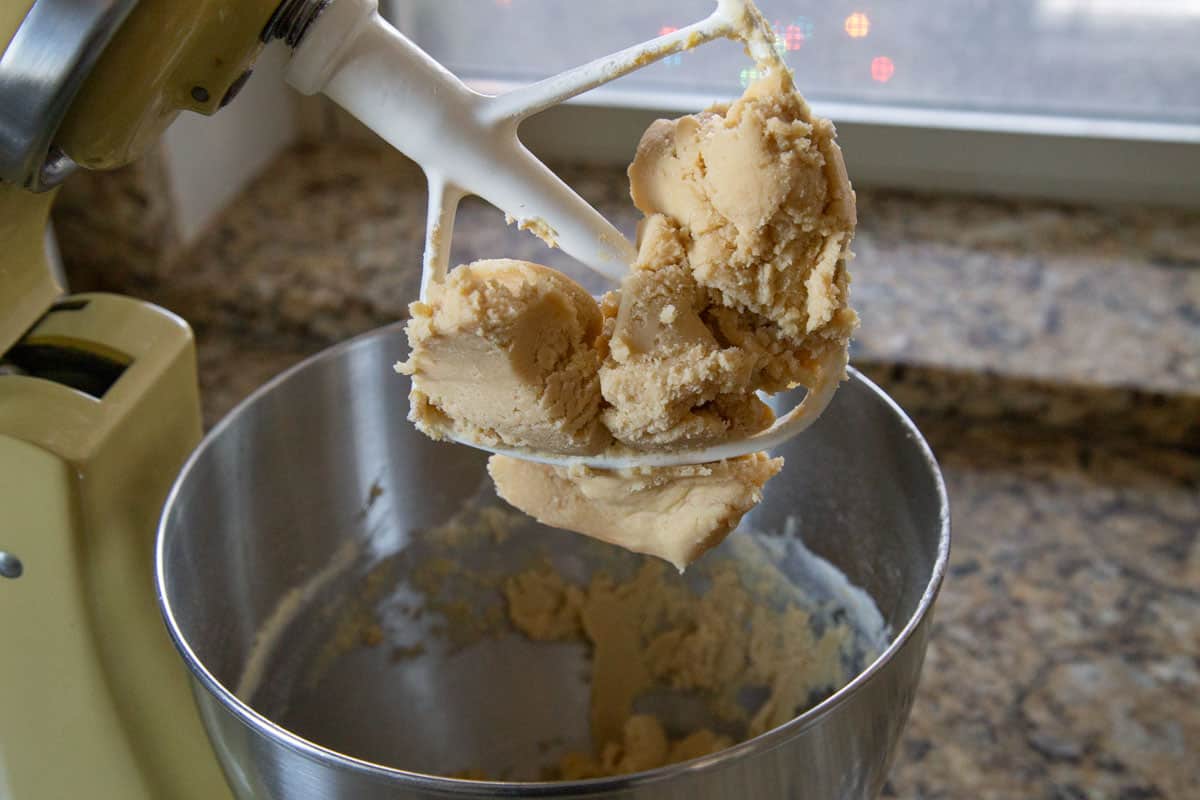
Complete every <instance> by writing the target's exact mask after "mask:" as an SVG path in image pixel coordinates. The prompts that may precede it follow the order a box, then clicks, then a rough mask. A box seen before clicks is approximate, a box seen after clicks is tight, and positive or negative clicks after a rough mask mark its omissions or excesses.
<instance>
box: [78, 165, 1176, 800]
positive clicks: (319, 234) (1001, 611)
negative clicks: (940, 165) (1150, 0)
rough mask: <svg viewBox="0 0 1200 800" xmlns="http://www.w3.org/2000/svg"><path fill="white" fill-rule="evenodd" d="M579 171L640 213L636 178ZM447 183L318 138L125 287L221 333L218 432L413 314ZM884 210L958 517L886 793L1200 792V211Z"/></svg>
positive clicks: (900, 305)
mask: <svg viewBox="0 0 1200 800" xmlns="http://www.w3.org/2000/svg"><path fill="white" fill-rule="evenodd" d="M563 173H564V176H565V177H567V178H568V179H569V180H571V181H572V182H574V183H575V185H576V186H577V187H579V188H580V190H581V191H582V193H584V194H585V195H587V196H588V197H589V199H591V200H593V201H594V202H596V203H598V204H599V205H600V206H601V207H602V208H603V209H604V210H605V211H606V212H607V213H608V214H609V215H610V216H611V217H612V218H614V219H615V220H616V221H618V222H620V223H621V224H622V225H623V227H625V228H626V229H629V228H630V226H631V225H632V222H633V219H634V216H633V212H632V209H631V208H629V206H628V205H627V203H626V201H625V200H624V196H625V192H624V186H623V182H622V176H621V175H620V173H619V172H615V173H614V172H612V171H605V170H598V169H582V168H580V169H569V170H564V171H563ZM422 193H423V184H422V181H421V179H420V176H419V173H416V172H415V171H414V170H413V169H412V167H411V166H409V165H408V164H406V163H405V162H404V161H403V160H402V159H400V158H398V157H396V156H394V155H392V154H391V153H388V152H387V151H385V150H383V149H382V148H378V147H373V146H369V145H358V144H355V145H343V146H342V147H341V148H337V149H335V148H332V147H318V148H312V147H308V148H303V147H302V148H297V149H295V150H293V151H292V152H290V153H288V154H287V155H285V156H284V157H283V158H282V159H281V160H280V161H279V162H278V163H276V164H275V165H274V166H273V167H272V168H271V169H270V170H269V171H268V173H267V174H266V175H264V176H263V178H262V179H261V180H260V181H258V183H256V184H255V185H254V186H253V187H252V188H251V189H250V190H249V191H248V192H247V193H246V195H245V196H244V197H242V198H241V200H240V201H239V202H238V203H237V204H236V205H235V206H234V207H233V208H231V209H230V211H229V213H228V214H227V215H226V216H225V218H224V219H223V220H222V221H221V222H219V223H218V224H217V225H216V226H214V227H213V228H212V230H211V231H209V233H208V235H207V236H206V237H205V238H204V240H203V241H202V242H200V243H199V245H198V246H197V247H195V248H194V249H193V251H192V252H191V253H190V254H189V255H188V256H187V257H186V258H185V259H184V260H183V261H182V262H180V263H179V264H177V265H176V266H175V267H173V268H172V270H171V275H172V277H171V280H170V281H169V282H168V284H169V285H164V284H163V283H162V282H161V281H158V280H156V279H155V278H154V277H153V275H149V276H147V275H139V276H138V280H136V281H133V282H132V283H131V284H130V285H129V286H128V287H126V290H127V291H131V292H132V293H137V294H142V295H144V296H148V297H150V298H152V299H155V300H157V301H159V302H162V303H164V304H166V305H168V306H169V307H172V308H174V309H175V310H177V311H179V312H180V313H182V314H183V315H184V316H186V317H187V318H189V319H191V320H193V321H194V322H195V323H196V324H197V327H198V341H199V346H200V349H199V352H200V362H201V380H202V383H203V388H204V392H205V400H206V418H207V421H208V422H209V423H210V424H211V422H213V421H214V420H216V419H217V418H219V417H220V416H221V415H222V414H224V413H225V412H226V411H227V410H228V409H229V408H230V407H231V406H232V405H233V404H234V403H235V402H236V401H237V400H238V399H240V398H241V397H243V396H244V395H245V394H247V393H248V392H249V391H250V390H252V389H253V388H254V387H255V386H257V385H259V384H260V383H262V382H263V381H264V380H266V379H267V378H269V377H270V376H271V375H273V374H275V373H277V372H278V371H280V370H281V369H283V368H285V367H286V366H289V365H290V364H292V363H295V362H296V361H298V360H299V359H300V358H302V357H303V356H305V355H307V354H310V353H312V352H315V351H316V350H318V349H320V348H322V347H323V346H325V345H326V344H328V343H329V342H331V341H333V340H336V339H340V338H343V337H345V336H348V335H351V334H354V333H357V332H360V331H363V330H366V329H369V328H371V327H375V326H377V325H379V324H383V323H386V322H389V321H392V320H394V319H396V318H398V317H399V316H401V315H403V313H404V308H405V305H406V304H407V302H408V301H409V300H411V299H412V298H413V296H414V294H415V290H416V281H417V278H416V269H415V265H416V264H417V263H418V257H419V252H420V246H421V244H420V236H421V230H422V225H423V214H424V209H423V202H424V201H423V194H422ZM860 218H861V228H860V234H859V237H858V239H857V246H856V248H855V249H856V250H857V251H858V253H859V258H858V260H857V261H856V262H855V263H854V265H853V269H854V275H855V284H854V296H855V302H856V305H857V306H858V307H859V308H860V311H861V312H862V315H863V318H864V325H863V328H862V331H861V335H860V336H859V340H858V342H857V344H856V358H855V363H856V364H857V365H858V366H859V367H860V368H861V369H863V370H864V371H865V372H866V373H867V374H868V375H870V376H872V377H873V378H875V379H876V380H878V381H879V382H880V383H882V384H883V385H884V386H885V388H887V389H888V390H889V391H890V392H891V393H892V394H893V396H895V397H896V398H897V399H898V400H899V401H900V403H901V404H902V405H903V406H904V407H905V408H906V409H908V410H909V412H910V413H911V414H912V415H913V416H914V418H915V419H916V421H917V423H918V424H919V425H920V427H921V428H922V430H923V431H924V432H925V433H926V435H927V436H928V437H929V439H930V441H931V443H932V445H933V447H934V449H935V451H936V453H937V454H938V457H939V459H940V461H941V463H942V465H943V468H944V470H945V473H946V478H947V481H948V485H949V489H950V497H951V504H952V512H953V518H954V545H953V555H952V560H951V567H950V572H949V575H948V576H947V579H946V583H945V586H944V588H943V591H942V595H941V599H940V600H939V604H938V607H937V615H936V624H935V629H934V634H933V639H932V644H931V646H930V650H929V656H928V661H927V665H926V670H925V674H924V678H923V684H922V687H921V691H920V695H919V697H918V699H917V701H916V705H915V709H914V712H913V716H912V720H911V723H910V726H909V728H908V731H907V734H906V737H905V739H904V741H903V743H902V746H901V750H900V753H899V754H898V757H897V761H896V764H895V767H894V769H893V773H892V778H891V781H890V783H889V785H888V787H887V789H886V791H885V794H886V795H888V796H898V797H905V798H968V797H969V798H1010V797H1013V798H1027V797H1028V798H1084V797H1087V798H1123V799H1126V800H1132V799H1133V798H1157V797H1163V798H1191V797H1197V796H1200V794H1198V792H1200V788H1198V787H1200V757H1198V756H1197V753H1200V542H1198V541H1197V540H1198V532H1200V216H1198V215H1196V214H1186V213H1179V212H1175V213H1168V214H1161V215H1160V214H1152V213H1151V212H1149V211H1144V210H1138V209H1127V210H1095V209H1084V208H1070V207H1062V206H1056V205H1045V204H1038V203H1013V202H1008V201H1003V202H1001V201H990V200H967V199H950V198H940V197H929V196H916V195H911V194H905V193H890V192H862V193H861V195H860ZM81 227H82V229H83V235H85V236H86V227H87V226H86V225H82V226H81ZM458 230H459V231H460V234H461V235H460V237H459V238H458V240H457V241H456V250H455V260H456V261H461V260H466V259H469V258H474V257H482V256H485V255H508V256H516V257H528V258H536V257H538V256H539V255H540V254H541V253H542V252H544V251H542V250H541V246H540V244H539V243H538V242H537V241H536V240H534V239H532V237H528V236H526V235H523V234H514V233H513V232H511V231H508V230H507V229H505V228H504V226H503V223H502V221H501V218H500V216H499V215H498V214H497V213H495V212H492V211H490V210H488V209H486V208H484V207H483V206H481V205H478V204H468V205H466V206H465V207H464V209H463V211H462V212H461V213H460V216H459V227H458ZM97 246H99V245H97ZM86 249H87V248H77V249H76V252H79V251H81V250H82V251H85V252H86ZM550 260H552V261H555V263H562V262H561V261H560V260H555V259H550ZM72 266H74V267H75V268H76V271H78V270H79V269H80V267H81V266H86V259H85V260H84V261H83V262H82V264H74V265H72ZM92 279H93V280H104V276H102V275H100V276H98V275H96V274H94V272H93V274H92ZM105 282H106V283H107V285H109V287H110V288H118V287H114V286H113V282H111V281H105Z"/></svg>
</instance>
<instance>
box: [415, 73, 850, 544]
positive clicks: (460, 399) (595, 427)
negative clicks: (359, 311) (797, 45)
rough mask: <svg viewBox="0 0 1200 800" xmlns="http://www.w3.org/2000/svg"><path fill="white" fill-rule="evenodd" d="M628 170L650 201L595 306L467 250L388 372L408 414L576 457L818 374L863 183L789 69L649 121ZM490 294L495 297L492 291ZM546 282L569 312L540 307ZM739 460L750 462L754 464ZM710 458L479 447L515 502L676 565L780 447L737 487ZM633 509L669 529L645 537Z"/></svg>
mask: <svg viewBox="0 0 1200 800" xmlns="http://www.w3.org/2000/svg"><path fill="white" fill-rule="evenodd" d="M629 178H630V187H631V194H632V196H633V200H634V203H635V205H636V206H637V207H638V209H639V210H641V211H642V212H643V213H644V214H645V215H646V217H645V218H644V219H643V220H642V223H641V225H640V226H639V232H638V245H639V251H638V258H637V260H636V262H635V263H634V264H633V265H632V267H631V270H630V272H629V274H628V275H627V276H626V278H625V279H624V281H623V282H622V284H621V287H620V289H618V290H617V291H614V292H610V293H609V294H607V295H605V296H604V297H603V298H601V300H600V303H599V305H598V306H597V303H596V301H595V300H593V299H592V298H591V297H590V296H587V293H586V291H585V290H584V289H583V288H582V287H581V286H579V285H578V284H575V283H574V282H573V281H571V280H570V279H568V278H566V277H565V276H564V275H562V274H561V273H557V272H555V271H553V270H549V269H547V268H545V267H539V266H537V265H534V264H527V263H525V262H511V261H505V262H476V263H475V264H470V265H467V266H464V267H459V268H458V269H456V270H454V271H453V272H451V274H450V277H449V278H448V280H447V281H446V284H445V287H444V288H438V289H436V290H435V292H434V293H431V296H430V298H429V301H428V303H417V304H414V305H413V307H412V319H411V320H410V322H409V324H408V328H407V331H408V335H409V341H410V344H411V345H412V356H411V357H410V358H409V360H408V361H407V362H405V363H403V364H401V365H399V366H398V369H400V371H402V372H405V373H407V374H410V375H412V376H413V386H412V410H411V413H410V418H411V419H413V420H414V421H415V422H416V423H417V425H418V427H420V428H421V429H422V430H424V431H425V432H426V433H429V434H430V435H433V436H435V437H437V436H441V435H454V434H457V435H459V437H460V438H462V437H463V436H465V437H466V438H469V439H474V440H475V441H479V442H481V443H484V444H489V445H493V446H494V445H498V444H502V445H508V446H524V447H532V448H536V449H541V450H551V451H555V452H560V453H569V454H586V455H594V454H597V453H599V452H602V451H603V450H605V449H606V448H622V449H624V450H625V451H629V450H634V451H651V450H657V451H662V450H676V449H680V448H685V449H692V448H697V447H704V446H708V445H712V444H717V443H719V442H722V441H727V440H729V439H733V438H743V437H745V436H748V435H751V434H753V433H755V432H758V431H761V430H763V429H765V428H767V427H769V426H770V425H771V423H772V421H773V419H774V416H773V414H772V412H771V411H770V409H769V408H768V407H767V406H766V404H764V403H763V402H762V401H761V400H760V399H759V398H758V396H757V395H756V392H758V391H765V392H767V393H776V392H780V391H784V390H787V389H790V388H793V387H796V386H801V385H803V386H809V387H812V386H814V385H816V384H817V383H818V382H820V381H823V380H828V379H829V376H824V375H822V373H821V369H820V365H821V364H822V363H823V362H825V361H827V360H828V357H829V356H830V354H832V353H835V352H837V351H842V352H844V351H845V350H846V348H847V347H848V346H849V341H850V336H851V334H852V333H853V330H854V328H855V326H856V325H857V315H856V314H855V313H854V311H853V310H852V309H851V308H850V306H849V283H850V277H849V274H848V272H847V269H846V264H847V262H848V261H849V260H850V258H852V254H851V252H850V241H851V239H852V237H853V235H854V228H855V224H856V216H855V200H854V192H853V190H852V189H851V186H850V182H849V180H848V178H847V176H846V169H845V166H844V164H843V161H842V156H841V151H840V150H839V149H838V146H837V144H836V142H835V141H834V129H833V125H832V124H831V123H829V121H828V120H823V119H820V118H817V117H814V116H813V115H812V113H811V111H810V110H809V107H808V105H807V104H806V103H805V101H804V99H803V98H802V97H801V96H800V94H799V93H798V92H797V91H796V89H795V87H794V85H793V83H792V76H791V74H790V73H789V72H787V71H786V70H784V69H778V68H769V69H767V70H766V74H765V75H764V76H763V77H761V78H759V79H757V80H756V81H755V82H753V83H752V84H751V85H750V86H749V87H748V88H747V89H746V91H745V93H744V94H743V95H742V97H741V98H739V99H738V100H736V101H735V102H733V103H731V104H728V105H718V106H714V107H713V108H712V109H710V110H708V111H705V112H703V113H701V114H696V115H689V116H684V117H681V118H679V119H676V120H659V121H657V122H655V123H654V124H653V125H651V126H650V128H649V129H648V130H647V131H646V133H645V135H644V136H643V137H642V141H641V143H640V145H639V146H638V150H637V155H636V157H635V159H634V161H633V163H632V164H631V165H630V167H629ZM535 232H536V231H535ZM489 263H503V264H505V265H507V266H506V268H505V270H504V271H503V274H504V275H505V276H506V278H505V280H506V281H508V283H506V284H505V285H504V286H497V287H496V288H495V289H494V290H493V289H492V288H488V287H486V286H484V285H482V284H481V282H480V280H481V277H480V276H481V275H483V276H489V275H491V274H492V273H490V272H489V270H492V269H494V268H492V267H488V266H486V265H487V264H489ZM487 280H492V281H493V282H494V283H495V282H496V281H495V280H494V279H492V278H490V277H488V278H486V279H484V283H486V282H487ZM517 285H520V286H521V287H522V288H521V289H520V291H519V292H518V291H516V290H515V289H513V288H511V287H513V286H517ZM467 289H469V290H470V292H469V293H468V295H463V292H464V291H466V290H467ZM520 292H524V293H525V294H524V295H522V294H520ZM500 293H506V294H504V302H503V303H497V302H495V301H494V300H492V299H491V298H492V295H493V294H495V295H496V296H499V294H500ZM518 295H520V297H522V298H524V297H525V296H526V295H528V296H529V297H537V298H539V300H538V301H537V302H533V301H526V300H523V299H522V300H520V301H519V302H518V301H514V300H511V299H510V297H517V296H518ZM549 298H558V299H557V300H556V301H555V302H556V303H557V305H558V306H561V307H563V308H570V309H572V313H571V314H563V313H554V314H547V313H545V311H544V310H543V307H542V305H539V303H543V302H544V303H549V302H551V301H550V299H549ZM567 298H569V300H568V299H567ZM451 318H452V319H453V320H454V322H453V324H446V323H443V322H442V320H443V319H451ZM597 320H599V325H600V328H599V329H597V328H596V324H597ZM581 321H582V322H581ZM496 330H503V331H506V332H507V331H515V330H519V331H521V333H520V334H519V335H514V334H509V333H504V334H502V335H499V336H497V335H496V334H495V331H496ZM543 352H545V353H546V355H545V356H544V357H543V355H542V353H543ZM841 378H842V376H841V375H837V376H832V379H834V380H840V379H841ZM730 463H733V464H735V465H736V464H737V463H738V462H730ZM748 463H752V464H755V465H759V466H758V467H756V471H755V472H754V475H753V477H752V478H749V479H748V478H747V473H746V472H745V469H746V468H745V465H746V464H748ZM768 464H769V465H774V466H771V467H770V468H767V467H765V466H762V465H768ZM705 468H706V469H708V471H707V472H705V471H704V469H701V470H696V469H691V470H685V471H683V472H680V471H679V470H678V469H675V470H674V471H672V470H671V469H665V470H650V471H642V472H639V473H638V474H636V475H634V474H626V473H624V472H611V473H608V474H606V475H599V474H598V472H597V471H589V472H587V473H586V474H585V473H582V472H578V471H570V470H561V469H559V470H556V469H553V468H548V467H546V468H543V467H539V466H536V465H532V464H516V463H509V462H508V461H507V460H504V459H500V458H494V459H493V461H492V462H491V470H492V473H493V476H494V477H496V478H497V486H498V489H499V491H500V494H501V496H502V497H504V498H505V499H506V500H508V501H509V502H510V503H512V504H513V505H515V506H516V507H517V508H519V509H521V510H523V511H525V512H527V513H529V514H531V515H533V516H535V517H537V518H538V519H540V520H542V521H545V522H548V523H550V524H554V525H558V526H561V527H565V528H568V529H570V530H574V531H578V532H581V533H585V534H588V535H591V536H595V537H597V538H601V539H603V540H605V541H609V542H613V543H616V544H619V545H622V546H624V547H629V548H631V549H634V550H637V551H638V552H645V553H651V554H653V555H656V556H659V557H661V558H664V559H666V560H668V561H670V562H671V563H673V564H675V565H676V566H679V567H680V568H682V567H683V566H685V565H686V564H687V563H690V561H691V560H693V559H694V558H696V557H697V556H698V555H699V554H700V553H702V552H703V551H704V550H705V549H706V548H707V547H708V546H711V544H714V543H716V542H718V541H720V539H721V538H722V537H723V536H724V535H726V534H727V533H728V531H730V530H732V529H733V527H735V526H736V524H737V522H738V520H739V519H740V518H741V516H742V515H743V514H744V513H745V512H746V511H747V510H749V508H751V507H752V506H753V505H754V504H755V503H757V502H758V500H759V499H760V498H761V490H762V487H763V484H764V483H765V482H766V481H767V480H768V479H769V478H770V477H771V476H772V475H773V474H775V472H777V471H778V464H777V462H775V461H767V460H766V459H765V458H759V459H758V460H752V461H750V462H743V464H742V466H740V467H739V466H735V467H733V468H732V470H733V473H736V474H738V475H739V477H738V479H737V480H736V481H735V482H734V483H733V484H731V483H730V475H731V472H730V470H731V468H730V467H728V466H718V465H705ZM739 470H740V472H739ZM651 484H652V485H654V486H655V487H656V488H655V491H654V492H647V491H646V487H647V485H651ZM671 484H677V485H676V486H674V488H669V489H664V487H669V486H670V485H671ZM734 485H736V487H737V489H738V491H736V492H731V491H730V489H731V486H734ZM601 486H603V487H604V488H603V490H601V489H600V488H599V487H601ZM670 497H678V498H686V502H681V503H679V504H676V505H672V504H671V503H669V502H666V501H665V499H664V498H670ZM696 508H699V509H704V510H705V512H704V513H702V514H693V513H692V512H693V511H694V510H695V509H696ZM710 512H711V513H710ZM638 519H642V520H648V521H652V524H651V527H661V528H662V530H664V531H667V533H664V534H663V535H662V536H659V537H655V536H650V535H645V531H646V530H649V527H647V526H641V527H639V526H637V525H633V524H631V521H635V520H638ZM675 523H678V524H675ZM672 526H673V527H672ZM671 530H674V531H676V532H677V533H676V534H675V535H672V534H671V533H670V531H671Z"/></svg>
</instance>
